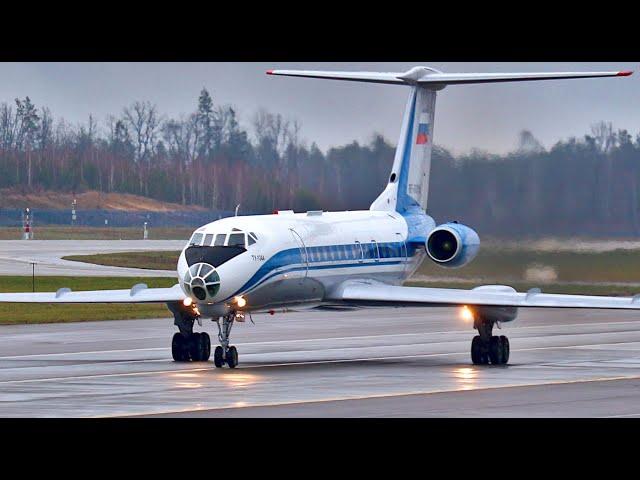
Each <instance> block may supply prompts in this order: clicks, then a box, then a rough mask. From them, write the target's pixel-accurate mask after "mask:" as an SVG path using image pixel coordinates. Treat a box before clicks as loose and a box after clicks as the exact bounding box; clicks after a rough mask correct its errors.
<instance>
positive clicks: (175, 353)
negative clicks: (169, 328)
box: [171, 332, 189, 362]
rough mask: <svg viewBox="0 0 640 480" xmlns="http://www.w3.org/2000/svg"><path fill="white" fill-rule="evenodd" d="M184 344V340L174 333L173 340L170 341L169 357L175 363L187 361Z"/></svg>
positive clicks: (187, 356) (181, 336)
mask: <svg viewBox="0 0 640 480" xmlns="http://www.w3.org/2000/svg"><path fill="white" fill-rule="evenodd" d="M185 343H186V342H185V338H184V336H183V335H182V334H181V333H180V332H177V333H174V335H173V339H172V340H171V356H172V357H173V360H174V361H175V362H186V361H188V360H189V355H188V352H187V349H186V348H185V347H186V345H185Z"/></svg>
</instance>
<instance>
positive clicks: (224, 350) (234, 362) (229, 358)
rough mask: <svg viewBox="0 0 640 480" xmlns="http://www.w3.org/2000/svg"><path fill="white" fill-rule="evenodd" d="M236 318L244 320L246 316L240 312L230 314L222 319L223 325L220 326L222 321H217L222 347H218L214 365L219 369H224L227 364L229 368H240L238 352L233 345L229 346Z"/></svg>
mask: <svg viewBox="0 0 640 480" xmlns="http://www.w3.org/2000/svg"><path fill="white" fill-rule="evenodd" d="M236 318H237V319H238V320H240V319H242V320H244V315H243V314H242V313H240V312H237V313H236V312H231V313H228V314H226V315H224V316H223V317H222V325H220V319H218V320H216V324H217V325H218V340H219V341H220V345H219V346H217V347H216V349H215V352H214V354H213V363H214V365H215V366H216V367H217V368H222V367H223V366H224V364H225V363H226V364H227V365H228V366H229V368H236V367H237V366H238V350H237V349H236V347H234V346H233V345H231V346H229V337H230V336H231V327H233V322H234V321H235V320H236Z"/></svg>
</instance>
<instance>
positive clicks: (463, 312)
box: [460, 305, 473, 322]
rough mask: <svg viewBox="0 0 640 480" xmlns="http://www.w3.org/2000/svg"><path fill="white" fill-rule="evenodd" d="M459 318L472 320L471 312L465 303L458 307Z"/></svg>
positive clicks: (467, 320) (466, 320)
mask: <svg viewBox="0 0 640 480" xmlns="http://www.w3.org/2000/svg"><path fill="white" fill-rule="evenodd" d="M460 318H462V320H464V321H465V322H473V312H472V311H471V309H470V308H469V307H467V306H466V305H465V306H463V307H462V308H461V309H460Z"/></svg>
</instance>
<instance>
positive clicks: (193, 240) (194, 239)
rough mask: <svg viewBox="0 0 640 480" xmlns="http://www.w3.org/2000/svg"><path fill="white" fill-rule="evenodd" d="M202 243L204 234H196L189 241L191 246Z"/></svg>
mask: <svg viewBox="0 0 640 480" xmlns="http://www.w3.org/2000/svg"><path fill="white" fill-rule="evenodd" d="M200 242H202V234H201V233H194V234H193V236H192V237H191V240H190V241H189V245H200Z"/></svg>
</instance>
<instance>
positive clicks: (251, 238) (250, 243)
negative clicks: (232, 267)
mask: <svg viewBox="0 0 640 480" xmlns="http://www.w3.org/2000/svg"><path fill="white" fill-rule="evenodd" d="M247 243H248V244H249V245H253V244H254V243H256V241H255V240H254V239H253V237H252V236H251V235H249V236H248V237H247Z"/></svg>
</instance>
